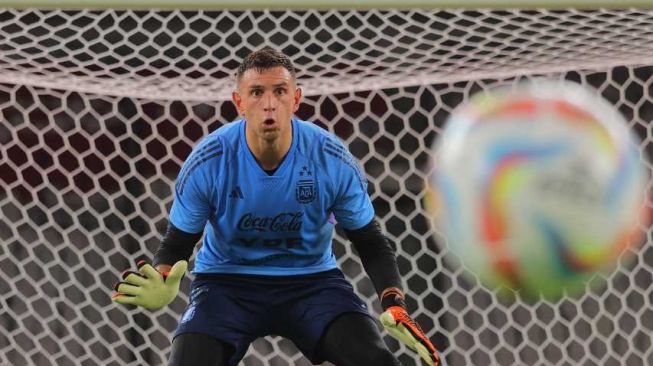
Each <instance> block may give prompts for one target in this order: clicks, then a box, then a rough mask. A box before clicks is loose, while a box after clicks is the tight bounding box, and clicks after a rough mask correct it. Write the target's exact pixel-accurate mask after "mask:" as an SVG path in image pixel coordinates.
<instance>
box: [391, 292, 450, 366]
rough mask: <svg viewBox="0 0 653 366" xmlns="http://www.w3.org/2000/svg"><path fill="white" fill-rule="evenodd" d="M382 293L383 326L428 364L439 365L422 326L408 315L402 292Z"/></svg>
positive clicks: (436, 353) (432, 346)
mask: <svg viewBox="0 0 653 366" xmlns="http://www.w3.org/2000/svg"><path fill="white" fill-rule="evenodd" d="M388 292H389V293H388V294H385V293H384V295H383V298H382V301H381V302H382V303H383V304H390V305H389V306H387V308H386V306H384V308H385V311H384V312H383V314H381V317H380V320H381V324H383V327H384V328H385V329H386V330H387V331H388V333H389V334H390V335H391V336H392V337H393V338H395V339H396V340H398V341H400V342H402V343H403V344H405V345H406V346H407V347H408V348H410V349H412V350H413V351H415V352H417V353H418V354H419V355H420V357H421V358H422V359H423V360H424V361H425V362H426V364H427V365H429V366H440V355H439V354H438V351H437V350H436V349H435V346H434V345H433V343H431V340H430V339H429V338H428V337H427V336H426V334H424V331H422V328H420V326H419V325H418V324H417V323H416V322H415V321H414V320H413V319H412V318H411V317H410V316H409V315H408V313H407V312H406V305H405V303H404V300H403V294H402V293H401V292H400V291H399V290H395V289H392V290H391V291H388Z"/></svg>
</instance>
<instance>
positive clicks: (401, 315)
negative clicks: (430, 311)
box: [345, 219, 440, 366]
mask: <svg viewBox="0 0 653 366" xmlns="http://www.w3.org/2000/svg"><path fill="white" fill-rule="evenodd" d="M345 234H346V235H347V238H349V240H351V242H352V244H353V245H354V247H355V248H356V251H358V256H359V257H360V259H361V262H362V264H363V268H364V269H365V272H367V275H368V276H369V277H370V280H371V281H372V284H373V285H374V289H375V290H376V293H377V294H378V296H379V299H380V300H381V306H382V308H383V314H382V315H381V324H383V326H384V327H385V328H386V330H387V331H388V333H389V334H390V335H391V336H393V337H394V338H396V339H397V340H399V341H401V342H403V343H404V344H406V346H408V347H409V348H411V349H413V350H415V351H416V352H417V353H419V355H420V356H421V357H422V359H423V360H424V361H426V362H427V363H428V364H429V365H432V366H438V365H440V356H439V355H438V352H437V350H436V349H435V346H433V343H431V340H430V339H429V338H428V337H427V336H426V335H425V334H424V332H423V331H422V329H421V328H420V326H419V325H418V324H417V323H416V322H415V321H414V320H413V319H412V318H411V317H410V316H409V315H408V313H407V311H406V302H405V301H404V293H403V290H402V288H401V276H400V274H399V268H398V266H397V259H396V257H395V253H394V249H393V248H392V246H391V245H390V241H388V239H387V238H386V237H385V236H384V235H383V233H382V232H381V226H380V225H379V223H378V222H377V221H376V220H375V219H372V221H371V222H370V223H369V224H367V225H365V226H363V227H362V228H360V229H356V230H346V229H345Z"/></svg>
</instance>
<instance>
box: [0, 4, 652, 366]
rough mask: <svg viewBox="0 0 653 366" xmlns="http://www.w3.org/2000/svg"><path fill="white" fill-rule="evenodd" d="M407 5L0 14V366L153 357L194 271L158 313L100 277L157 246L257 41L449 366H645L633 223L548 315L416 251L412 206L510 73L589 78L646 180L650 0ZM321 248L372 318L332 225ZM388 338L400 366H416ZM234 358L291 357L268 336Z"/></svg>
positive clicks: (423, 249)
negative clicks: (177, 187) (630, 253)
mask: <svg viewBox="0 0 653 366" xmlns="http://www.w3.org/2000/svg"><path fill="white" fill-rule="evenodd" d="M343 3H344V2H343ZM426 3H427V2H424V4H423V5H424V6H421V5H420V4H422V3H421V2H408V3H403V5H406V6H407V7H408V5H411V6H410V7H412V4H415V8H412V9H394V8H392V4H389V3H384V2H383V1H374V2H365V3H364V4H367V5H365V6H363V5H360V7H359V6H358V5H357V6H356V7H357V8H358V9H339V6H336V5H338V3H331V2H329V4H336V5H332V6H333V7H328V6H327V3H326V2H324V3H323V4H322V5H323V6H322V5H316V7H315V8H313V4H312V3H311V7H312V8H311V9H305V8H304V7H305V6H306V4H307V3H302V4H299V3H298V2H297V3H294V2H292V1H283V2H280V3H279V2H277V3H275V4H282V5H283V6H281V5H280V7H279V8H275V9H271V10H264V9H262V8H264V7H269V6H271V5H270V4H271V3H266V2H260V3H257V2H255V1H252V0H250V1H244V2H238V4H237V5H239V6H242V7H245V6H247V7H251V8H252V9H251V10H237V9H229V8H230V6H228V5H224V6H223V7H222V8H219V7H218V6H214V5H213V4H215V3H213V2H212V3H211V4H209V5H206V7H207V9H190V8H192V7H197V8H202V7H204V6H203V4H204V3H203V2H201V1H198V0H195V1H191V2H189V3H187V4H189V5H187V8H185V9H179V8H175V5H178V4H173V3H172V2H166V1H162V0H160V1H157V2H149V1H146V0H134V1H131V2H129V3H127V2H120V1H98V2H89V1H84V2H83V4H82V2H81V1H78V2H75V1H69V2H67V1H65V0H64V1H59V2H57V6H58V7H63V8H65V10H62V9H60V8H53V7H52V6H51V4H50V3H49V2H45V1H41V2H39V1H29V2H17V1H16V2H9V1H0V6H3V7H4V8H2V9H0V239H1V240H2V245H0V294H2V296H0V364H2V365H4V364H7V365H49V364H57V365H134V366H135V365H145V364H147V365H160V364H165V359H166V356H167V353H168V352H169V349H170V337H171V334H172V332H173V331H174V329H175V327H176V324H177V321H178V319H179V315H180V314H181V312H182V310H183V308H184V306H185V304H186V302H187V301H188V296H187V291H188V288H189V284H190V282H189V281H190V278H191V277H192V276H187V277H186V278H185V279H184V280H183V282H182V294H180V296H179V298H178V299H177V300H176V301H175V302H173V303H172V304H171V306H170V307H169V308H166V309H162V310H159V311H155V312H148V311H143V310H141V309H133V308H128V307H123V306H118V305H115V304H113V303H111V301H110V299H109V296H110V293H111V291H112V286H113V284H114V283H115V282H116V281H117V280H118V276H119V275H120V272H121V271H122V270H123V269H126V268H128V267H130V266H132V265H133V263H132V260H133V258H136V257H138V256H143V255H145V256H151V254H152V253H153V252H154V250H155V249H156V248H157V246H158V244H159V240H160V238H161V235H162V233H163V231H164V229H165V226H166V223H167V222H166V219H167V213H168V210H169V208H170V206H171V204H172V187H173V185H174V179H175V178H176V175H177V173H178V171H179V168H180V166H181V164H182V162H183V161H184V159H185V158H186V156H188V154H189V152H190V151H191V149H192V147H193V146H194V144H195V143H196V142H197V141H198V140H199V139H201V138H202V137H203V136H205V135H206V134H208V133H209V132H211V131H214V130H215V129H217V128H219V127H220V126H222V125H223V124H225V123H228V122H229V121H231V120H233V119H235V118H236V117H237V112H236V110H235V108H234V107H233V105H232V104H231V102H230V93H231V90H232V88H233V80H232V77H233V74H234V72H235V68H236V67H237V65H238V64H239V62H240V61H241V60H242V58H243V57H244V56H245V55H246V54H247V53H248V52H249V51H252V50H255V49H258V48H260V47H262V46H264V45H270V46H273V47H275V48H277V49H280V50H282V51H284V52H285V53H287V54H288V55H289V56H290V57H291V58H292V59H293V61H294V62H295V64H296V66H297V67H298V70H299V71H298V78H299V82H300V84H301V86H302V88H303V89H304V91H305V95H306V97H305V99H304V101H303V103H302V105H301V107H300V109H299V111H298V112H297V114H298V116H299V117H300V118H302V119H308V120H313V121H315V122H316V123H317V124H319V125H320V126H322V127H324V128H326V129H328V130H329V131H332V132H334V133H335V134H337V135H338V136H339V137H340V138H341V139H342V140H343V141H344V142H345V143H346V145H347V146H348V147H349V149H350V150H351V151H352V153H353V154H354V155H355V156H356V157H357V158H358V159H359V161H360V163H361V166H362V167H363V169H364V171H365V173H366V174H367V177H368V180H369V183H370V184H369V187H370V194H371V197H372V199H373V203H374V206H375V209H376V212H377V216H378V217H379V220H380V221H381V222H382V226H383V227H384V229H385V232H386V234H387V235H388V237H389V238H390V240H391V241H392V242H393V243H396V246H397V254H398V262H399V265H400V270H401V273H402V275H403V278H404V279H405V285H406V288H407V289H408V292H409V293H410V298H409V299H408V306H409V308H410V310H411V312H412V313H413V314H414V315H415V316H416V318H417V320H418V321H419V322H420V324H421V325H422V327H423V328H424V330H425V332H426V333H427V334H428V335H429V336H430V337H431V338H432V339H433V340H434V342H435V343H436V344H437V345H438V347H439V348H440V349H441V351H442V354H443V357H444V359H445V362H446V364H447V365H459V364H469V365H480V364H487V365H513V364H520V365H539V364H546V365H566V364H578V365H596V364H601V365H622V364H626V365H629V366H630V365H650V364H653V344H651V342H650V334H651V332H653V326H652V324H653V310H652V309H653V304H652V303H651V302H652V299H653V281H651V279H652V278H653V247H652V246H651V242H650V235H651V232H650V228H648V227H642V228H641V230H642V231H645V232H646V233H647V234H648V235H649V241H647V243H645V245H644V246H643V247H641V248H640V249H639V250H638V252H637V255H636V259H635V260H634V261H633V262H629V263H623V264H621V265H620V266H619V268H618V269H616V270H615V271H614V272H613V273H611V274H610V276H609V277H608V278H607V281H608V285H607V286H605V287H601V288H598V287H592V286H588V290H587V292H586V293H585V294H584V295H583V296H581V297H579V298H576V299H563V300H560V301H558V302H550V301H549V302H536V303H532V302H531V303H529V302H524V301H522V300H521V299H520V298H519V297H515V298H514V299H513V300H512V301H507V300H505V299H504V298H501V297H498V296H496V294H495V293H494V292H492V291H491V290H488V289H486V288H483V287H482V286H481V285H479V284H478V283H473V282H469V281H467V280H466V279H467V277H465V276H463V275H462V274H461V271H462V269H461V267H460V266H454V265H452V261H451V260H449V259H452V258H455V254H454V253H450V252H449V251H447V250H440V249H439V248H438V247H437V246H435V245H434V243H433V239H432V237H433V236H434V235H435V237H438V234H437V233H434V232H433V231H432V230H431V228H430V227H429V225H427V218H426V216H425V214H424V211H423V207H422V199H423V196H424V189H423V188H424V187H423V183H424V180H425V177H426V176H427V175H428V173H429V168H428V164H427V163H428V159H429V154H430V151H429V148H430V146H431V143H432V141H433V140H434V138H436V137H437V136H438V134H439V133H440V132H441V128H442V124H443V122H444V120H445V119H446V117H447V116H448V115H449V113H450V112H451V111H452V109H453V108H454V107H455V106H457V105H458V104H459V103H460V102H462V101H465V100H467V98H469V96H470V95H471V94H473V93H474V92H477V91H481V90H485V89H488V88H490V87H493V86H496V85H498V84H505V85H511V84H514V83H516V82H517V81H518V80H520V79H524V78H532V77H537V76H548V77H552V78H558V79H570V80H574V81H576V82H579V83H581V84H585V85H591V86H593V87H594V88H595V89H596V90H597V92H598V93H601V94H602V95H603V96H604V97H605V98H606V99H608V100H609V101H610V102H612V103H613V104H614V105H615V106H616V107H617V108H619V109H620V111H621V112H622V113H623V114H624V115H625V116H626V119H627V120H628V124H629V127H630V128H632V129H633V130H634V131H635V132H636V133H637V134H638V135H639V136H640V138H641V139H642V141H643V142H642V145H641V152H642V159H644V163H645V164H646V165H647V167H649V168H651V164H652V162H651V161H649V160H648V158H646V156H653V155H652V154H653V151H652V150H653V144H652V142H653V136H652V135H651V130H652V129H651V121H652V120H653V96H652V93H651V91H652V90H653V31H652V29H653V10H650V9H648V7H649V6H648V5H649V4H648V2H644V1H642V2H637V1H630V2H620V3H619V5H620V6H618V9H617V8H614V7H613V6H612V5H614V4H612V2H610V4H609V3H608V2H607V1H606V2H604V1H602V0H597V1H592V2H591V3H590V2H588V1H576V2H565V3H564V4H562V3H560V4H561V6H560V7H561V9H551V7H555V6H554V5H553V4H557V3H556V2H554V1H553V2H546V4H544V2H541V1H533V2H529V1H526V0H522V1H516V2H511V3H509V4H508V6H503V5H502V4H506V3H503V2H497V1H495V2H489V1H488V2H487V3H485V2H483V1H481V0H472V1H470V2H466V3H465V4H466V5H465V8H459V7H455V6H456V5H457V4H453V3H452V2H448V1H444V2H435V3H431V2H428V4H430V5H429V6H427V4H426ZM220 4H229V3H228V2H223V3H220ZM256 4H261V5H260V7H261V8H259V7H258V6H257V5H256ZM361 4H363V3H361ZM434 4H435V5H434ZM471 4H475V6H476V7H473V6H472V5H471ZM484 4H486V5H484ZM547 4H548V5H551V6H546V5H547ZM82 5H83V7H84V8H83V9H79V7H80V6H82ZM368 5H369V6H368ZM295 6H297V7H295ZM451 6H454V7H451ZM150 7H156V8H157V9H156V10H149V9H147V8H150ZM342 7H343V8H347V7H349V6H348V5H347V4H344V5H342ZM402 7H403V6H402ZM544 7H546V9H545V8H544ZM598 7H602V8H600V9H599V8H598ZM39 8H40V9H39ZM146 9H147V10H146ZM649 205H650V202H649ZM334 251H335V252H336V254H337V255H338V258H339V259H338V262H339V265H340V266H341V268H342V269H343V271H344V272H345V274H346V275H347V277H348V278H349V279H350V280H351V281H352V283H353V284H354V286H355V287H356V290H357V292H358V293H359V294H361V295H362V297H363V298H364V299H365V301H366V302H367V303H368V305H369V308H370V309H371V311H372V312H377V311H378V310H379V309H380V308H379V304H378V301H377V300H376V296H375V294H374V289H373V287H372V285H371V283H370V281H369V280H368V279H367V278H366V276H365V275H364V272H363V270H362V269H361V266H360V263H359V261H358V259H357V257H356V255H355V254H354V253H353V251H352V248H351V246H350V245H349V244H348V243H347V241H346V240H345V239H344V237H343V236H342V235H340V232H337V233H336V236H335V241H334ZM445 257H447V259H448V260H447V261H445V260H444V258H445ZM386 341H387V343H388V344H389V346H390V347H391V349H392V351H393V352H395V353H397V354H398V355H400V358H401V361H402V362H403V363H404V364H405V365H419V359H418V358H417V357H416V356H415V355H414V354H413V353H410V352H406V350H405V349H404V348H403V347H402V346H401V345H399V344H398V343H397V342H395V341H393V340H392V339H390V338H389V337H386ZM243 364H244V365H247V366H259V365H275V366H277V365H309V364H310V363H309V361H307V360H306V359H305V358H304V357H303V356H301V354H300V353H299V352H298V351H297V349H296V348H295V347H294V346H293V345H292V344H290V343H289V342H288V341H285V340H283V339H281V338H276V337H267V338H265V339H261V340H258V341H257V342H255V343H254V345H253V346H252V347H251V348H250V350H249V352H248V354H247V356H246V358H245V359H244V361H243Z"/></svg>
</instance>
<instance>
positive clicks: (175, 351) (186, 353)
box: [168, 333, 234, 366]
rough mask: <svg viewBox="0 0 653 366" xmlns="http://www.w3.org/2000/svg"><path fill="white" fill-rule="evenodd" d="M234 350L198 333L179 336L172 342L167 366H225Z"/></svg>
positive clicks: (225, 344)
mask: <svg viewBox="0 0 653 366" xmlns="http://www.w3.org/2000/svg"><path fill="white" fill-rule="evenodd" d="M233 353H234V348H233V347H232V346H230V345H228V344H227V343H224V342H222V341H220V340H218V339H216V338H213V337H211V336H208V335H206V334H200V333H184V334H180V335H178V336H177V337H175V339H174V340H173V341H172V351H171V352H170V360H169V361H168V366H187V365H193V366H226V365H227V364H228V362H229V358H231V356H232V355H233Z"/></svg>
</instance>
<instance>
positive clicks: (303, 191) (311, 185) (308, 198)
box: [295, 179, 316, 203]
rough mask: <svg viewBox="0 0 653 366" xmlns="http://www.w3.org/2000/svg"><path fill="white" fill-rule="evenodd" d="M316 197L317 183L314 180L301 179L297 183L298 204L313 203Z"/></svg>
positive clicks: (296, 196) (296, 195)
mask: <svg viewBox="0 0 653 366" xmlns="http://www.w3.org/2000/svg"><path fill="white" fill-rule="evenodd" d="M315 196H316V191H315V182H314V181H313V180H312V179H311V180H309V179H301V180H299V181H297V188H296V189H295V198H297V202H299V203H309V202H313V200H314V199H315Z"/></svg>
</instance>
